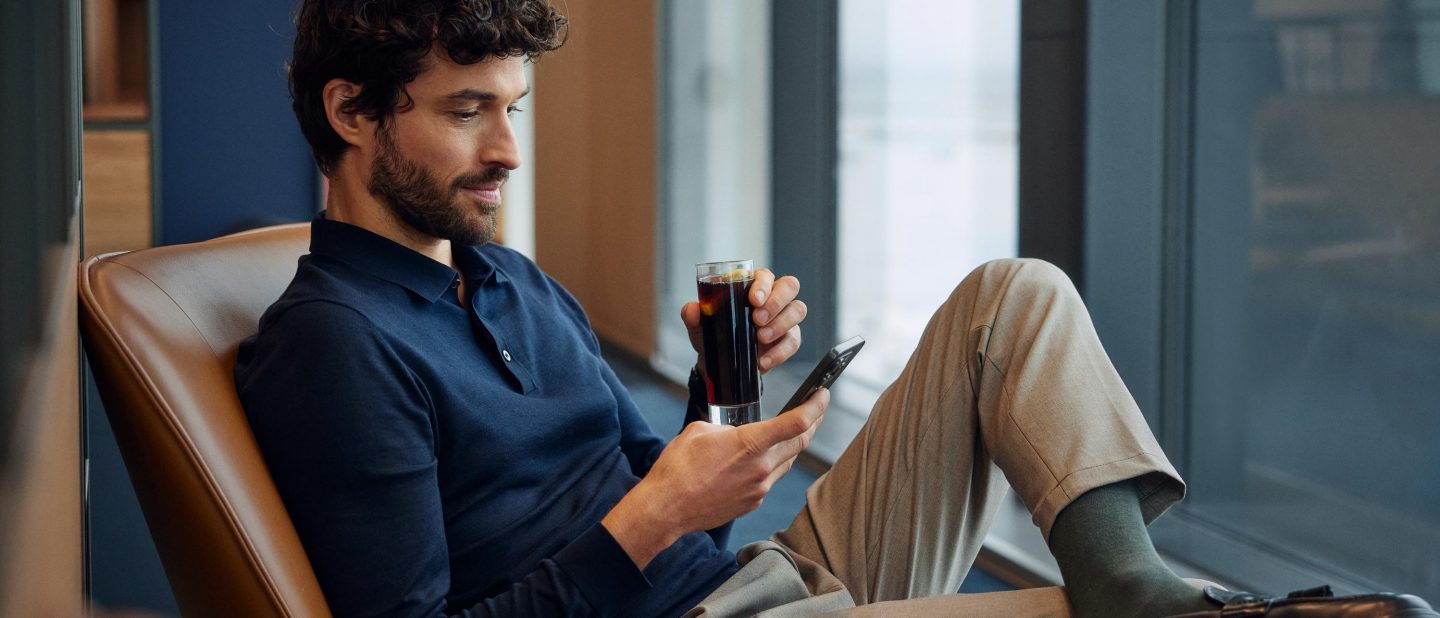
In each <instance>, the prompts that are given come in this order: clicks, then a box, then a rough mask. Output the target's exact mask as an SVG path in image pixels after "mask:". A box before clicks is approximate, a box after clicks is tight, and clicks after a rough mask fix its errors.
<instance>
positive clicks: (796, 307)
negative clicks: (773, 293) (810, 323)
mask: <svg viewBox="0 0 1440 618" xmlns="http://www.w3.org/2000/svg"><path fill="white" fill-rule="evenodd" d="M776 287H779V286H776ZM808 313H810V307H809V306H807V305H806V304H805V301H803V300H796V301H792V302H791V303H790V304H789V305H786V306H785V309H784V310H782V311H781V312H780V315H779V316H776V317H775V319H773V320H770V322H769V323H767V324H765V325H764V326H760V327H759V328H758V329H756V331H755V338H756V339H757V340H759V341H760V343H762V344H765V343H774V342H776V341H779V340H780V338H781V337H784V336H785V334H786V333H788V332H789V331H790V329H792V328H795V327H796V326H799V325H800V323H801V322H804V321H805V315H806V314H808ZM757 325H758V322H757Z"/></svg>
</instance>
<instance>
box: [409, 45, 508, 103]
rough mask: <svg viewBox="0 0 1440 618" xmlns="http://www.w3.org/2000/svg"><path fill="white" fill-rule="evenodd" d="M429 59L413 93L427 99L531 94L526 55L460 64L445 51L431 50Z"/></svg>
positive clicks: (505, 97)
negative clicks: (526, 69) (526, 77)
mask: <svg viewBox="0 0 1440 618" xmlns="http://www.w3.org/2000/svg"><path fill="white" fill-rule="evenodd" d="M426 60H427V62H426V63H425V65H424V66H425V68H424V69H423V70H422V71H421V72H420V74H419V75H417V76H416V77H415V81H414V82H412V83H411V87H410V90H412V91H414V92H415V93H416V94H422V95H423V96H426V97H427V98H429V97H441V98H456V97H458V98H465V99H501V98H503V99H518V98H520V97H521V96H524V95H525V94H526V93H528V92H529V91H530V85H529V83H528V82H527V81H526V79H525V58H524V57H523V56H517V57H507V58H499V57H495V56H491V57H489V58H485V59H484V60H481V61H479V62H476V63H473V64H459V63H457V62H455V61H454V60H451V59H450V56H449V55H448V54H446V53H445V52H444V51H443V50H442V51H440V52H439V53H436V52H435V51H431V53H430V55H429V56H428V57H427V58H426Z"/></svg>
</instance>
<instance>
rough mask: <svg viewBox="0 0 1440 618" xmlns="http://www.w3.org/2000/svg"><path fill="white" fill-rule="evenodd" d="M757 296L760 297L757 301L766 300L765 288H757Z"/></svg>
mask: <svg viewBox="0 0 1440 618" xmlns="http://www.w3.org/2000/svg"><path fill="white" fill-rule="evenodd" d="M755 298H757V299H759V300H758V301H757V302H762V303H763V302H765V290H755Z"/></svg>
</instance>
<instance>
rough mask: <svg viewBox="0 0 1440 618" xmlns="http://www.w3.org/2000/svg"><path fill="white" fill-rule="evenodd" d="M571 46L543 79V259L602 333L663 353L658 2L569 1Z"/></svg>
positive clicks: (548, 64)
mask: <svg viewBox="0 0 1440 618" xmlns="http://www.w3.org/2000/svg"><path fill="white" fill-rule="evenodd" d="M563 10H564V11H565V12H566V16H567V17H569V19H570V37H569V40H568V41H567V42H566V43H565V46H564V47H562V48H561V49H560V50H559V51H557V52H554V53H553V54H551V55H549V56H546V57H544V58H542V59H541V60H540V61H539V62H538V63H537V64H536V67H535V84H534V92H535V94H534V95H533V96H534V98H535V103H534V105H533V110H534V114H535V151H536V154H535V161H534V163H533V164H534V165H535V252H536V259H537V261H538V262H539V264H540V266H541V267H542V268H544V269H545V270H546V271H547V272H549V273H550V274H551V275H553V276H554V277H556V278H557V279H559V280H560V281H561V282H562V283H564V284H565V286H566V287H568V288H569V289H570V290H571V291H572V292H574V293H575V295H576V296H577V297H578V298H579V299H580V302H581V303H582V304H583V305H584V306H585V309H586V311H587V312H589V314H590V319H591V322H592V323H593V324H594V326H595V331H596V332H597V333H598V334H599V335H600V336H601V337H603V338H605V339H607V340H609V341H612V342H614V343H616V344H618V345H620V346H622V347H623V348H624V349H625V350H627V351H629V352H631V353H633V354H636V355H639V356H641V357H647V358H648V357H649V356H650V355H651V354H652V353H653V352H654V350H655V318H654V310H653V307H654V306H655V294H656V290H655V268H656V265H655V260H656V258H655V254H656V250H655V229H656V225H655V213H656V210H655V204H656V125H657V118H656V116H655V113H656V108H655V98H656V92H655V87H656V71H655V39H656V35H655V3H654V2H653V0H604V1H601V0H569V1H568V2H566V3H564V4H563Z"/></svg>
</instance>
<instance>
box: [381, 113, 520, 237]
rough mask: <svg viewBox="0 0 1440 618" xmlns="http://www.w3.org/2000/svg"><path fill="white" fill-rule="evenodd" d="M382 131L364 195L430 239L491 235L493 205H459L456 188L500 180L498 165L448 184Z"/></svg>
mask: <svg viewBox="0 0 1440 618" xmlns="http://www.w3.org/2000/svg"><path fill="white" fill-rule="evenodd" d="M388 133H389V131H386V130H383V129H382V133H381V135H380V138H379V139H378V140H377V143H378V150H377V152H376V154H375V160H374V161H373V162H372V163H371V165H370V184H369V185H368V186H367V187H366V188H367V189H369V191H370V195H373V196H375V199H377V200H379V201H380V203H382V204H384V205H385V206H386V207H387V208H389V209H390V212H392V213H394V214H395V216H396V217H398V218H399V219H400V221H401V222H403V223H404V224H405V225H407V226H409V227H410V228H411V229H413V230H415V231H416V232H419V233H421V234H424V235H426V236H430V237H432V238H444V239H446V240H449V241H450V242H451V243H454V244H457V245H481V244H485V243H487V242H490V240H491V239H493V238H495V211H496V210H497V209H498V208H499V207H500V205H499V204H482V205H481V207H480V209H479V210H478V211H477V210H476V209H473V208H471V207H470V206H469V205H467V204H462V203H460V192H461V188H462V187H467V186H476V185H481V184H487V183H492V182H503V181H504V180H505V178H506V177H507V176H508V175H509V172H508V170H506V169H505V168H503V167H491V168H488V169H487V170H485V171H484V172H481V173H479V174H469V175H466V176H461V177H460V178H457V179H455V182H454V183H453V184H452V185H451V186H450V187H448V188H447V187H443V186H441V183H440V181H439V180H437V179H436V178H435V176H434V175H433V174H431V173H430V172H429V171H427V170H425V169H424V168H421V167H420V165H419V164H417V163H415V162H414V161H412V160H410V159H408V158H406V157H405V155H403V154H401V153H400V151H399V149H398V148H396V147H395V143H394V141H392V140H391V138H390V136H389V135H388Z"/></svg>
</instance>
